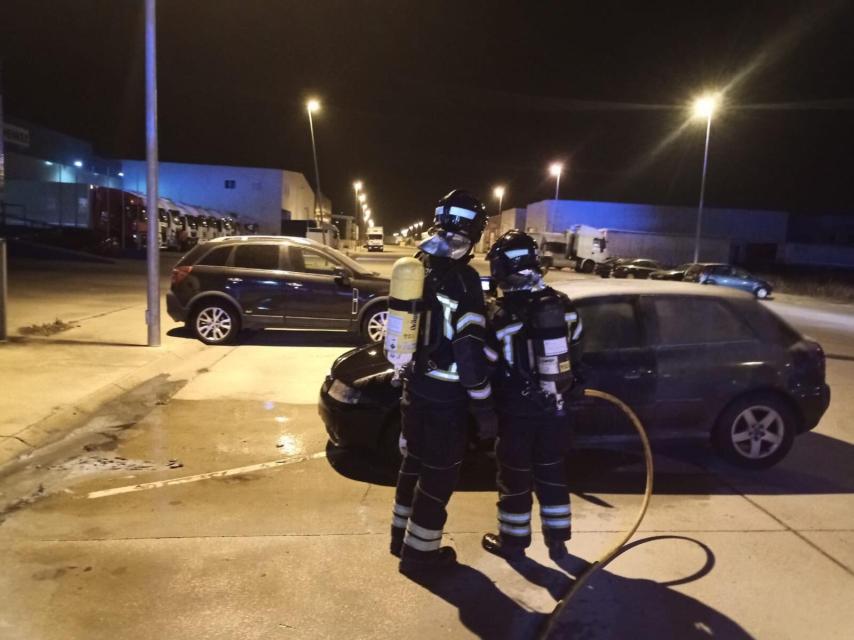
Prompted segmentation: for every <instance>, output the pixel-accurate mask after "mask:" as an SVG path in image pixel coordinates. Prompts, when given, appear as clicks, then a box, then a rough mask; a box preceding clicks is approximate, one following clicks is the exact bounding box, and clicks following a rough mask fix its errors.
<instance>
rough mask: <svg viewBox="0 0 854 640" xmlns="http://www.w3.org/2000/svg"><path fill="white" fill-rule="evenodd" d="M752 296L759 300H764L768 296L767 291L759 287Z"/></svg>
mask: <svg viewBox="0 0 854 640" xmlns="http://www.w3.org/2000/svg"><path fill="white" fill-rule="evenodd" d="M753 295H755V296H756V297H757V298H758V299H759V300H764V299H765V298H767V297H768V295H769V293H768V289H766V288H765V287H759V288H758V289H756V291H754V292H753Z"/></svg>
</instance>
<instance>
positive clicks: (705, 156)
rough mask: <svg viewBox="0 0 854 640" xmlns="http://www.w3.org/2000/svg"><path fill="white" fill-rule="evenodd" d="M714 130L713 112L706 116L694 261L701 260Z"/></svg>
mask: <svg viewBox="0 0 854 640" xmlns="http://www.w3.org/2000/svg"><path fill="white" fill-rule="evenodd" d="M711 132H712V114H711V113H709V115H708V117H707V118H706V149H705V151H704V152H703V177H702V178H701V180H700V204H699V206H698V207H697V230H696V233H695V235H694V262H699V261H700V228H701V227H702V224H703V201H704V200H705V197H706V171H707V170H708V167H709V135H710V134H711Z"/></svg>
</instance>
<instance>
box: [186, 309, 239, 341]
mask: <svg viewBox="0 0 854 640" xmlns="http://www.w3.org/2000/svg"><path fill="white" fill-rule="evenodd" d="M193 329H194V330H195V332H196V336H197V337H198V338H199V340H201V341H202V342H204V343H205V344H223V343H225V342H228V341H229V340H230V339H231V338H232V337H233V336H234V335H235V334H236V333H237V318H236V317H234V314H233V313H230V312H229V310H228V309H226V308H225V307H224V306H222V305H218V304H212V305H209V306H204V307H202V308H201V309H199V310H198V311H197V312H196V314H195V317H194V319H193Z"/></svg>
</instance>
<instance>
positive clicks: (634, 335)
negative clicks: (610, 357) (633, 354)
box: [578, 300, 642, 353]
mask: <svg viewBox="0 0 854 640" xmlns="http://www.w3.org/2000/svg"><path fill="white" fill-rule="evenodd" d="M578 312H579V313H580V314H581V322H582V325H583V327H584V333H583V338H582V347H583V349H584V351H585V353H593V352H597V351H609V350H612V349H631V348H637V347H640V346H642V338H641V331H640V326H639V324H638V319H637V314H636V313H635V306H634V305H633V304H632V303H631V302H628V301H626V300H612V301H602V302H595V301H589V302H579V303H578Z"/></svg>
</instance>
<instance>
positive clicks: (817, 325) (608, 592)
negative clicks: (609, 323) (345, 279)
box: [0, 250, 854, 639]
mask: <svg viewBox="0 0 854 640" xmlns="http://www.w3.org/2000/svg"><path fill="white" fill-rule="evenodd" d="M402 253H403V251H402V250H398V251H393V252H390V253H386V254H383V255H370V256H367V255H365V256H362V255H360V256H358V259H359V260H360V261H361V262H362V263H363V264H365V265H367V266H370V268H372V269H375V270H376V271H379V272H381V273H389V271H390V268H391V265H392V263H393V259H394V258H395V257H397V256H399V255H401V254H402ZM475 266H477V267H478V269H479V270H482V271H485V266H486V265H485V262H484V261H483V260H477V261H476V262H475ZM130 269H131V271H132V268H130ZM82 272H86V273H87V274H88V275H83V276H81V273H82ZM67 273H71V274H72V275H71V276H69V275H67ZM67 273H66V274H63V273H52V274H51V278H49V279H45V278H39V277H36V276H34V275H33V274H32V272H31V271H28V267H27V266H26V265H24V266H22V267H21V268H20V270H19V274H20V276H21V277H22V278H24V279H25V280H26V281H27V282H29V283H30V285H29V286H30V287H34V288H36V291H35V292H32V291H31V292H30V293H31V294H32V295H38V299H39V300H45V299H48V300H49V299H50V298H51V296H54V297H56V299H57V300H60V299H61V300H62V302H61V304H62V305H66V306H69V305H70V306H72V307H73V304H74V301H73V299H72V298H73V296H70V297H69V296H68V294H67V292H68V291H69V290H72V289H73V283H75V282H76V283H78V284H79V283H80V281H81V278H84V279H85V280H86V281H87V282H88V284H87V285H86V286H90V287H97V279H98V275H97V273H98V267H96V266H92V267H90V268H89V270H88V271H87V269H86V268H83V267H80V268H78V269H77V270H76V271H71V272H67ZM582 277H588V276H581V275H578V274H575V273H571V272H565V271H564V272H552V273H550V274H549V276H548V278H549V280H550V281H552V282H562V281H566V280H569V279H574V278H582ZM63 279H66V280H67V281H65V285H64V284H63V283H64V280H63ZM134 286H136V279H135V277H133V276H128V278H127V280H126V284H125V285H121V286H118V287H117V290H115V291H110V293H109V295H107V296H105V297H102V300H104V299H105V300H107V302H102V303H99V304H101V305H102V306H99V308H98V310H97V312H96V313H92V314H88V313H83V312H84V311H86V310H85V309H82V310H80V309H77V308H76V307H75V308H74V310H75V312H79V315H78V317H80V318H84V317H86V318H87V317H88V316H89V315H92V316H97V319H94V320H88V319H83V320H81V321H80V322H79V323H78V324H79V325H80V328H78V329H72V330H70V331H68V332H65V333H63V334H61V335H62V339H63V340H66V341H70V342H74V341H75V339H78V337H79V336H84V335H89V334H86V333H85V332H86V331H89V332H90V334H91V331H92V327H93V326H95V325H93V324H91V323H93V322H96V321H97V322H103V318H105V317H107V318H109V317H110V314H117V315H115V316H114V317H122V318H123V317H124V316H122V315H121V314H125V313H128V312H131V311H132V312H133V313H134V314H135V313H137V312H138V310H139V305H140V304H144V302H143V301H136V294H135V293H132V291H131V289H132V287H134ZM39 287H40V289H39ZM69 287H71V289H70V288H69ZM15 291H16V290H15V288H14V287H13V295H14V294H15ZM140 293H141V289H140ZM111 300H112V302H110V301H111ZM58 304H59V303H58ZM764 304H769V305H771V308H773V309H775V310H776V311H778V312H779V313H780V314H781V315H783V316H784V317H786V318H787V319H788V320H789V321H790V322H791V323H792V324H794V325H795V326H796V327H797V328H798V329H800V330H801V331H803V332H804V333H806V334H808V335H810V336H812V337H814V338H816V339H817V340H819V341H820V342H821V343H822V345H823V346H824V348H825V351H826V352H827V354H828V360H827V378H828V382H829V384H830V385H831V388H832V392H833V400H832V403H831V406H830V409H829V410H828V412H827V414H826V415H825V416H824V418H823V420H822V422H821V424H820V425H819V427H818V428H817V429H816V430H815V431H814V432H811V433H808V434H806V435H804V436H802V437H800V438H799V439H798V440H797V441H796V443H795V447H794V450H793V451H792V453H791V454H790V455H789V456H788V457H787V458H786V459H785V460H784V461H783V462H782V463H781V464H780V465H779V466H777V467H775V468H773V469H772V470H769V471H766V472H762V473H748V472H743V471H738V470H735V469H733V468H732V467H730V466H728V465H726V464H724V463H723V462H720V461H718V460H717V459H716V458H715V457H713V456H712V454H711V453H710V451H708V450H707V449H706V448H704V447H698V446H668V447H659V448H658V449H657V450H656V491H655V496H654V498H653V500H652V504H651V507H650V511H649V514H648V516H647V518H646V520H645V521H644V523H643V525H642V527H641V529H640V531H639V532H638V534H637V535H636V536H635V540H636V541H637V542H636V545H635V546H634V547H633V548H632V549H630V550H629V551H627V552H626V553H624V554H623V555H621V556H620V557H619V558H618V559H617V560H616V561H615V562H614V563H612V564H611V565H609V566H608V567H607V568H606V569H605V570H604V571H603V572H602V573H600V574H599V575H598V576H596V577H595V578H594V579H593V580H592V582H591V583H590V584H589V585H588V587H587V588H585V590H584V591H583V592H582V593H581V595H580V596H579V597H578V598H576V600H575V601H574V602H573V603H572V604H571V606H570V607H569V608H568V609H567V610H565V611H564V613H563V615H562V617H561V619H560V620H559V622H558V625H557V631H556V633H555V636H554V637H578V638H609V637H679V638H685V637H699V638H709V637H714V638H749V637H757V638H800V637H805V636H810V637H822V638H847V637H850V633H851V631H850V630H851V629H852V628H854V613H852V610H851V607H850V602H851V601H852V597H854V473H852V468H854V420H852V419H851V417H850V416H851V414H852V411H854V400H852V398H854V393H852V392H854V326H852V323H851V320H850V318H851V317H852V315H851V309H849V308H847V307H843V306H841V305H831V304H824V303H819V302H816V301H809V300H804V299H795V298H786V297H784V296H778V297H777V299H775V300H772V301H769V302H767V303H764ZM111 305H112V306H111ZM104 314H106V315H104ZM37 317H39V316H38V313H37V312H36V311H35V310H33V318H37ZM44 317H45V321H50V320H52V319H53V318H52V317H50V314H47V315H46V316H44ZM27 321H28V322H29V321H30V319H29V317H28V318H27ZM32 321H33V322H35V320H32ZM164 329H165V330H167V331H168V332H169V336H170V339H172V340H174V341H188V342H189V341H193V339H192V338H191V337H189V335H187V334H186V333H185V332H182V330H180V329H178V328H175V327H173V326H172V325H171V324H169V325H168V326H165V327H164ZM79 339H83V338H82V337H80V338H79ZM354 344H355V343H354V342H353V340H352V339H351V338H348V337H346V336H343V335H341V334H336V333H320V332H314V333H311V332H309V333H295V332H284V331H269V330H268V331H264V332H260V333H254V334H251V335H249V336H248V337H246V339H244V340H243V341H242V342H241V343H240V344H238V345H237V346H227V347H226V346H222V347H205V348H202V349H199V350H198V351H196V352H195V353H193V354H192V355H188V356H186V357H185V358H184V359H183V360H182V361H181V363H180V367H178V370H176V372H175V373H173V374H171V375H160V376H158V377H155V378H152V379H151V380H150V381H149V382H147V383H146V384H144V385H141V386H139V387H137V388H134V389H131V390H129V392H128V393H127V394H126V395H124V396H121V397H120V398H118V399H117V400H116V401H114V402H112V403H109V404H107V405H106V406H104V407H102V408H101V409H100V410H99V411H97V412H96V414H94V415H93V416H92V417H91V419H90V421H89V424H88V427H87V429H86V432H85V435H81V436H80V438H78V439H75V440H72V441H68V442H66V443H65V444H64V445H62V446H59V447H55V448H54V449H52V450H51V451H50V452H49V453H48V454H46V455H44V456H35V457H33V458H32V459H31V460H30V463H29V464H28V465H27V466H26V467H25V468H23V469H22V470H20V471H18V472H17V473H15V474H14V475H12V476H9V477H6V478H4V479H3V480H2V484H0V489H2V493H3V496H2V497H3V498H4V503H6V502H8V499H9V498H11V497H15V498H16V499H17V498H24V499H23V500H21V501H19V502H17V503H15V504H14V506H13V507H12V508H7V510H6V511H5V512H3V513H2V514H0V545H2V547H3V549H4V552H3V556H4V562H3V565H4V571H3V572H2V574H0V598H2V601H3V603H4V606H3V607H2V612H0V636H2V637H3V638H9V639H17V638H21V639H24V638H34V637H38V638H45V639H47V638H57V639H59V638H62V639H66V638H115V637H123V638H150V637H153V636H160V635H163V636H171V637H196V638H265V639H266V638H277V637H283V638H337V637H345V636H346V637H351V638H385V637H392V636H399V637H436V636H443V637H450V638H466V637H478V636H479V637H490V638H491V637H535V636H536V633H537V632H538V630H540V629H542V628H543V625H544V624H545V622H546V619H547V616H548V614H549V613H551V611H552V610H553V608H554V606H555V603H556V600H557V599H558V598H559V597H560V596H561V595H562V594H563V593H565V592H566V590H567V589H568V588H569V586H570V585H571V583H572V578H573V576H576V575H578V574H579V572H580V571H581V570H583V568H584V567H585V566H586V562H590V561H592V560H594V559H595V558H596V557H597V556H598V555H599V554H600V553H601V552H602V551H603V550H604V549H606V548H607V547H608V546H609V544H610V543H611V542H612V541H613V539H614V538H615V536H617V535H618V533H619V532H620V531H622V530H624V529H625V528H626V527H627V526H628V525H629V523H630V522H631V520H632V518H633V517H634V515H635V512H636V509H637V505H638V503H639V501H640V493H641V490H642V483H643V468H642V465H641V463H640V459H639V458H638V456H637V455H636V453H635V452H633V451H625V450H623V451H616V450H596V451H585V452H577V453H576V454H574V455H573V456H572V457H571V459H570V461H569V470H570V477H571V482H572V488H573V491H574V495H573V501H574V502H573V511H574V537H573V539H572V542H571V543H570V552H571V558H570V560H569V561H567V562H562V563H561V565H560V566H559V565H557V564H555V563H554V562H552V561H550V560H549V559H548V557H547V555H546V553H545V551H544V547H543V546H542V544H541V539H539V538H538V537H536V536H535V542H534V546H533V548H532V551H531V553H530V560H529V561H527V562H525V563H522V564H519V565H516V566H511V565H509V564H507V563H505V562H503V561H501V560H499V559H497V558H496V557H494V556H491V555H489V554H487V553H486V552H485V551H483V550H482V549H481V547H480V538H481V535H482V534H483V533H484V532H486V531H488V530H491V529H492V528H494V518H495V499H496V495H495V488H494V478H493V476H494V468H493V465H492V463H491V461H489V460H488V459H486V458H483V457H481V458H474V459H472V460H469V461H468V463H467V465H466V468H465V469H464V473H463V478H462V481H461V485H460V488H459V491H458V492H457V493H456V494H455V495H454V497H453V499H452V501H451V504H450V508H449V511H450V519H449V521H448V525H447V527H446V534H447V538H448V540H449V542H450V544H452V545H453V546H454V547H455V548H456V549H457V552H458V555H459V558H460V562H461V564H460V566H459V567H457V568H455V569H454V570H453V571H451V572H449V574H448V575H447V576H444V577H443V578H442V579H441V580H436V581H430V582H423V583H416V582H413V581H411V580H409V579H407V578H405V577H404V576H402V575H400V574H399V573H398V572H397V565H396V559H395V558H393V557H392V556H391V555H389V553H388V526H389V520H390V514H391V504H392V496H393V483H394V479H395V470H394V469H393V468H391V467H389V466H387V465H384V464H383V463H382V462H381V461H380V460H378V459H375V458H374V457H371V456H368V455H364V454H356V453H351V452H346V451H340V450H336V449H335V448H333V447H330V446H329V445H328V443H327V439H326V434H325V431H324V429H323V424H322V422H321V420H320V418H319V417H318V415H317V408H316V403H317V393H318V389H319V387H320V384H321V382H322V380H323V379H324V376H325V375H326V374H327V373H328V371H329V367H330V365H331V363H332V361H333V360H334V359H335V358H336V357H337V356H338V355H340V354H341V353H344V352H345V351H346V350H347V349H349V348H351V347H352V346H353V345H354ZM122 348H123V349H124V348H125V347H122ZM127 348H128V349H130V347H127Z"/></svg>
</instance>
